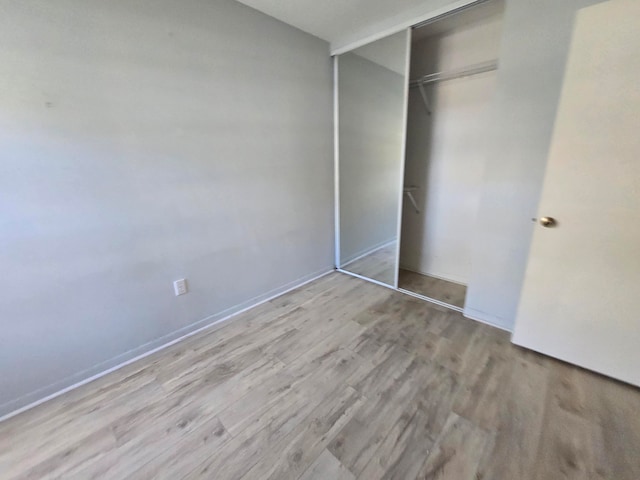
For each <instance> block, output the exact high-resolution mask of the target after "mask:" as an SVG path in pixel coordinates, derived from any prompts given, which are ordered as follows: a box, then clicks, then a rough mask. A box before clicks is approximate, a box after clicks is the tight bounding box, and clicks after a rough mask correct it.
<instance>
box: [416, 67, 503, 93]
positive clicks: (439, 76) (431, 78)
mask: <svg viewBox="0 0 640 480" xmlns="http://www.w3.org/2000/svg"><path fill="white" fill-rule="evenodd" d="M497 69H498V60H490V61H488V62H482V63H476V64H475V65H471V66H469V67H465V68H459V69H456V70H451V71H449V72H437V73H430V74H428V75H425V76H423V77H420V78H417V79H415V80H412V81H411V82H410V83H409V87H411V88H415V87H419V86H420V85H425V84H427V83H435V82H444V81H446V80H453V79H455V78H462V77H470V76H472V75H477V74H479V73H485V72H492V71H494V70H497Z"/></svg>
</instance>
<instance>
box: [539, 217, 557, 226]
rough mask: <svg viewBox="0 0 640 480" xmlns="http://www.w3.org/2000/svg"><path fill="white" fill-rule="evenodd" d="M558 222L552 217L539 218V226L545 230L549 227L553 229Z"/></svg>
mask: <svg viewBox="0 0 640 480" xmlns="http://www.w3.org/2000/svg"><path fill="white" fill-rule="evenodd" d="M557 223H558V222H556V219H555V218H553V217H542V218H540V225H542V226H543V227H545V228H551V227H555V226H556V225H557Z"/></svg>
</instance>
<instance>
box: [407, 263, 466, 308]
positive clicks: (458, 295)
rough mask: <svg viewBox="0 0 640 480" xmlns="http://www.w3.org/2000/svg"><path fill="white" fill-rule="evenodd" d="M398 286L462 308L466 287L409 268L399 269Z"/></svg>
mask: <svg viewBox="0 0 640 480" xmlns="http://www.w3.org/2000/svg"><path fill="white" fill-rule="evenodd" d="M398 287H400V288H403V289H405V290H409V291H410V292H414V293H419V294H420V295H424V296H425V297H429V298H433V299H435V300H440V301H441V302H444V303H448V304H449V305H453V306H455V307H459V308H463V307H464V300H465V297H466V295H467V287H465V286H464V285H460V284H459V283H453V282H449V281H447V280H442V279H441V278H435V277H431V276H429V275H422V274H420V273H416V272H412V271H410V270H405V269H403V268H401V269H400V274H399V276H398Z"/></svg>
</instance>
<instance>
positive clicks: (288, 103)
mask: <svg viewBox="0 0 640 480" xmlns="http://www.w3.org/2000/svg"><path fill="white" fill-rule="evenodd" d="M0 45H2V48H0V156H1V157H0V264H1V265H2V275H1V276H0V292H1V293H0V315H1V317H0V322H2V323H1V330H0V332H1V333H0V335H1V336H0V415H2V414H3V413H7V412H9V411H11V410H13V409H15V408H17V407H20V406H22V405H25V404H27V403H29V402H31V401H34V400H37V399H39V398H42V397H43V396H45V395H47V394H50V393H52V392H54V391H57V390H58V389H60V388H63V387H66V386H68V385H70V384H73V383H75V382H77V381H79V380H81V379H84V378H87V377H88V376H90V375H92V374H95V373H97V372H99V371H102V370H104V369H106V368H108V367H111V366H113V365H116V364H118V363H120V362H122V361H124V360H126V359H128V358H132V357H133V356H135V355H138V354H140V353H142V352H144V351H147V350H149V349H151V348H154V347H156V346H158V345H161V344H163V343H165V342H167V341H169V340H172V339H174V338H177V337H178V336H180V335H182V334H184V333H186V332H188V331H190V330H193V329H194V328H196V327H198V326H201V325H205V324H207V323H209V322H211V321H213V320H215V319H216V318H222V317H224V316H225V315H227V314H229V313H231V312H233V311H236V310H238V309H240V308H242V307H244V306H247V305H251V304H252V303H255V302H256V301H258V300H260V299H263V298H266V297H268V296H270V295H272V294H275V293H277V292H279V291H282V290H283V289H285V288H287V287H291V286H293V285H295V284H297V283H299V282H301V281H303V280H306V279H309V278H312V277H314V276H316V275H318V274H320V273H322V272H326V271H327V270H329V269H330V268H331V267H332V264H333V251H332V248H333V236H332V235H333V213H332V207H331V206H332V203H333V199H332V191H333V171H332V113H331V105H332V100H331V99H332V96H331V88H332V79H331V64H330V58H329V55H328V45H327V44H326V43H325V42H323V41H320V40H318V39H316V38H314V37H311V36H309V35H307V34H304V33H302V32H300V31H298V30H295V29H294V28H292V27H289V26H287V25H285V24H283V23H280V22H278V21H276V20H274V19H272V18H269V17H267V16H264V15H262V14H260V13H258V12H256V11H254V10H251V9H249V8H248V7H245V6H241V5H240V4H237V3H235V2H231V1H221V0H214V1H209V0H186V1H181V2H176V1H171V0H160V1H158V0H154V1H151V0H126V1H125V0H118V1H109V2H104V1H98V0H90V1H86V0H85V1H81V0H56V1H55V2H49V1H46V0H20V1H18V0H12V1H5V2H2V3H1V4H0ZM181 277H186V278H188V280H189V287H190V289H191V291H190V293H189V294H188V295H185V296H181V297H175V296H174V294H173V289H172V281H173V280H175V279H178V278H181Z"/></svg>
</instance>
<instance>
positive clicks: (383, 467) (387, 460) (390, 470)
mask: <svg viewBox="0 0 640 480" xmlns="http://www.w3.org/2000/svg"><path fill="white" fill-rule="evenodd" d="M431 422H432V419H430V418H429V417H428V415H426V414H425V413H423V412H422V411H421V410H420V408H418V406H417V404H414V405H411V406H410V408H407V410H406V411H405V412H404V413H403V414H402V415H401V416H400V418H398V420H397V421H396V423H395V425H394V426H393V427H392V428H391V430H390V431H389V433H387V435H386V437H385V439H384V441H383V442H382V444H381V445H380V446H379V447H378V450H376V452H375V454H374V455H373V457H372V458H371V460H369V463H367V465H366V466H365V468H364V470H363V471H362V473H361V474H360V475H359V476H358V478H359V479H362V480H378V479H379V480H383V479H384V480H388V479H397V480H409V479H414V478H416V476H417V475H418V473H419V471H420V467H421V465H423V463H424V462H425V461H426V459H427V457H428V455H429V453H430V450H431V448H432V447H433V443H434V440H433V438H432V437H431V425H430V424H431Z"/></svg>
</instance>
